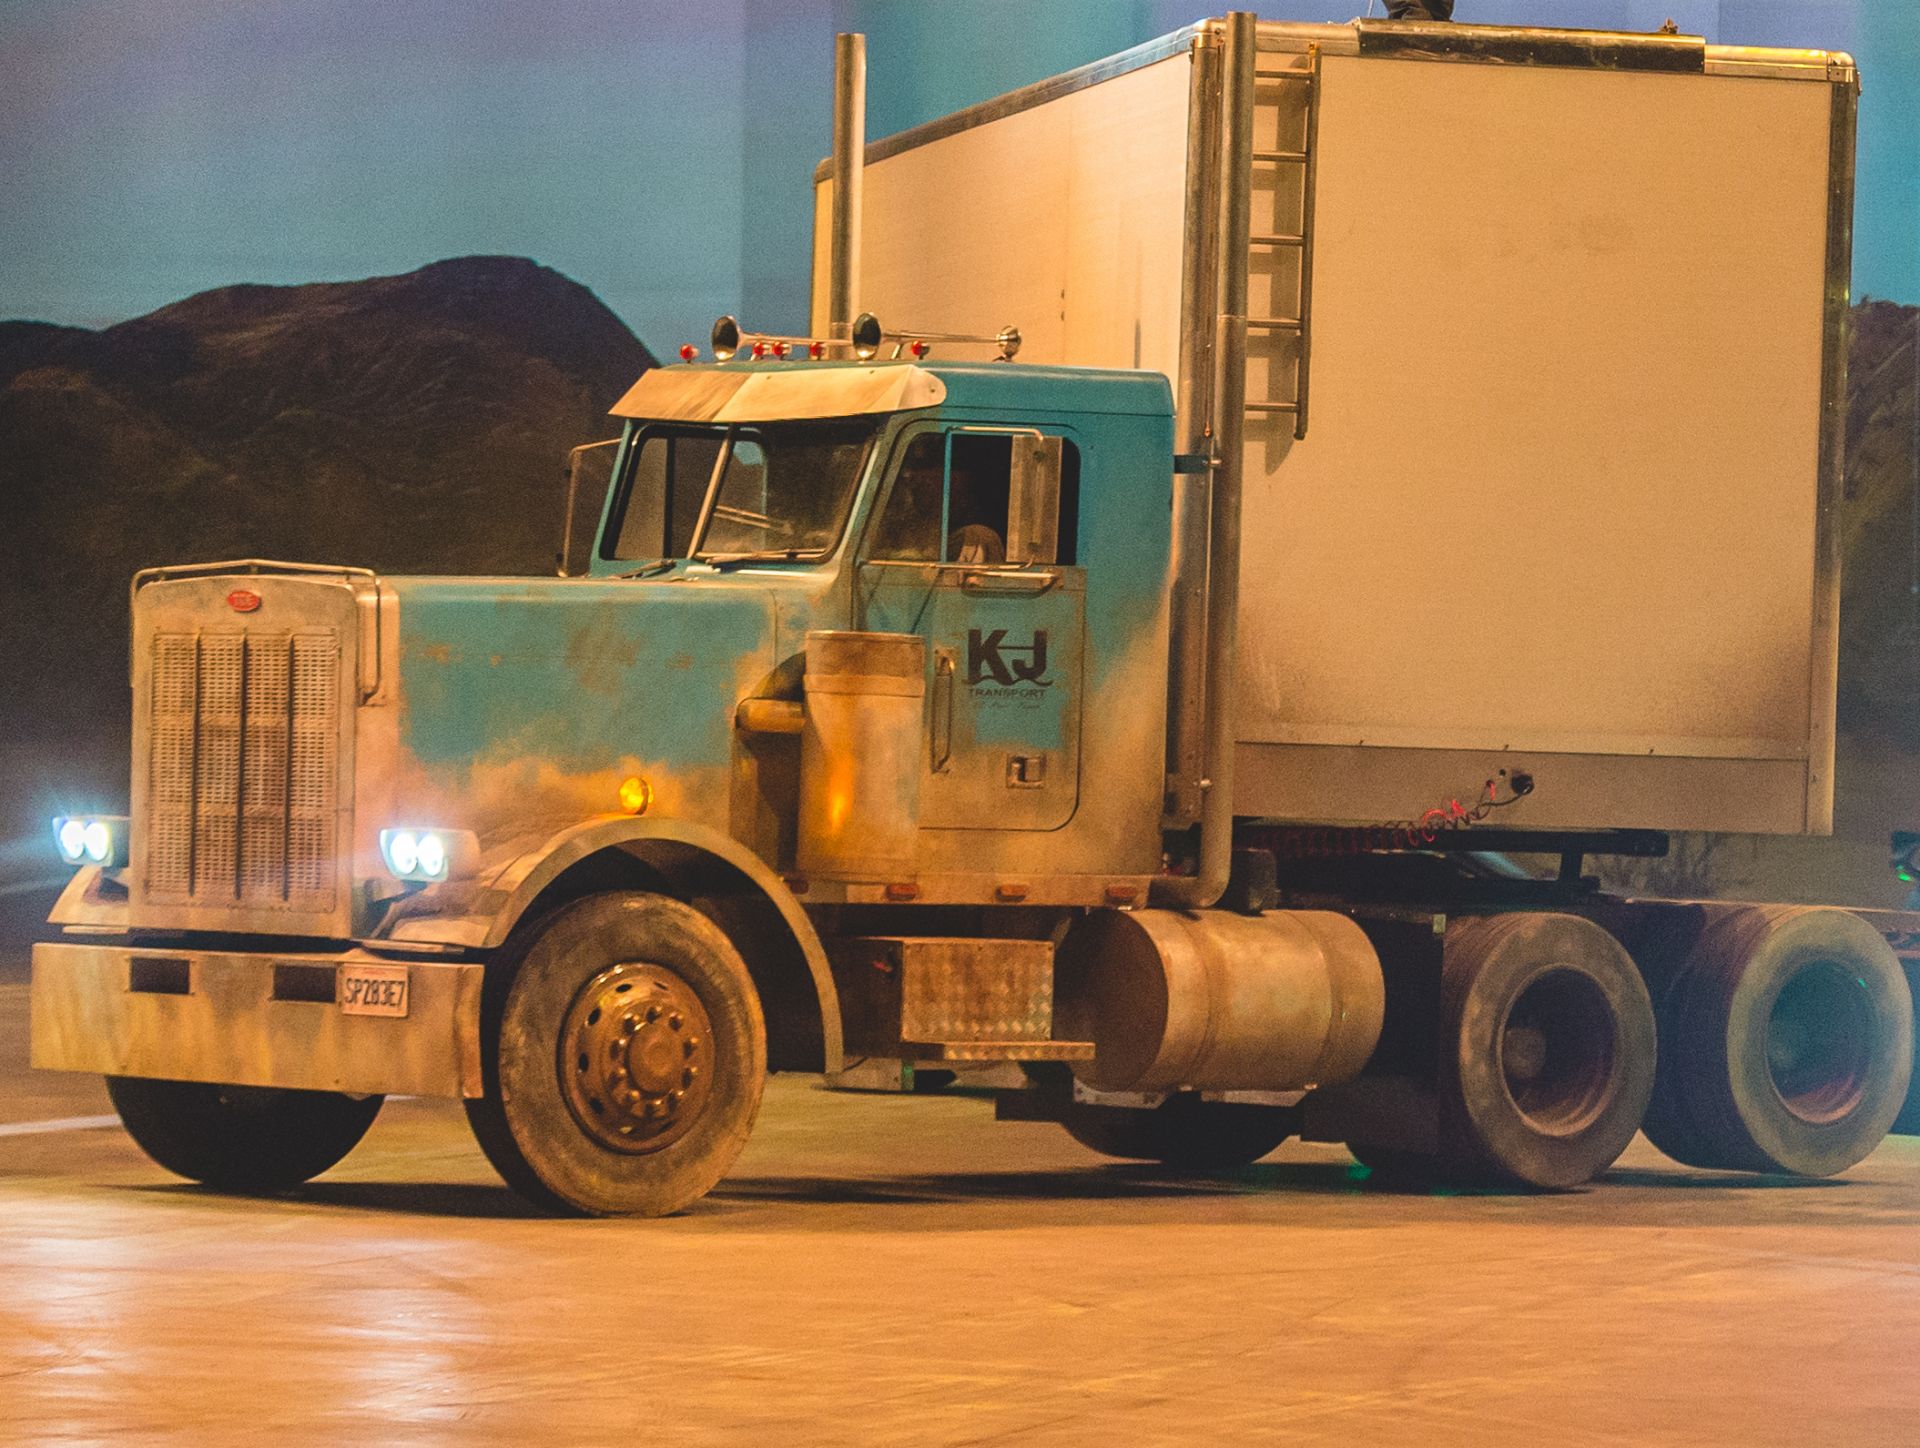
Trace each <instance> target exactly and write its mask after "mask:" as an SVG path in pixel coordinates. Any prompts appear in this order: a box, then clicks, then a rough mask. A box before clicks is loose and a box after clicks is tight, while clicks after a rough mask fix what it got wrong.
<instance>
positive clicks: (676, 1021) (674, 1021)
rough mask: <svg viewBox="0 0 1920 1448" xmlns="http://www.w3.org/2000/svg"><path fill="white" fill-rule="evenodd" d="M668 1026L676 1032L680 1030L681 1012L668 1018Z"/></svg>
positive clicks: (676, 1012)
mask: <svg viewBox="0 0 1920 1448" xmlns="http://www.w3.org/2000/svg"><path fill="white" fill-rule="evenodd" d="M667 1024H668V1025H670V1026H672V1027H673V1028H674V1029H675V1030H676V1031H677V1030H679V1029H680V1025H681V1021H680V1012H678V1011H675V1012H674V1013H673V1014H672V1015H670V1016H668V1017H667Z"/></svg>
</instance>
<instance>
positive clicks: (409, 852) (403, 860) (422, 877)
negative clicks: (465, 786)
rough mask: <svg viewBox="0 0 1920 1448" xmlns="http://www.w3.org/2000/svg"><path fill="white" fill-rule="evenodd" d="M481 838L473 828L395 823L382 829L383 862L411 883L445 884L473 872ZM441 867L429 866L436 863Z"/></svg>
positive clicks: (394, 875)
mask: <svg viewBox="0 0 1920 1448" xmlns="http://www.w3.org/2000/svg"><path fill="white" fill-rule="evenodd" d="M479 854H480V841H479V838H478V837H477V836H476V835H474V833H473V832H472V831H471V830H448V829H440V828H438V827H433V826H422V825H396V826H394V827H393V828H391V829H384V830H382V831H380V863H381V864H383V865H385V866H386V869H387V873H388V874H389V875H391V876H392V877H393V878H394V879H396V880H402V881H405V882H406V883H407V884H409V885H444V884H445V883H446V882H447V881H449V880H457V879H460V878H461V877H462V876H464V875H466V874H469V873H471V871H472V869H473V866H474V864H475V862H476V861H477V859H478V857H479ZM436 864H437V867H438V868H429V866H432V865H436Z"/></svg>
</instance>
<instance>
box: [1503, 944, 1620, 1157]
mask: <svg viewBox="0 0 1920 1448" xmlns="http://www.w3.org/2000/svg"><path fill="white" fill-rule="evenodd" d="M1617 1049H1618V1046H1617V1039H1616V1035H1615V1031H1614V1020H1613V1009H1612V1006H1611V1004H1610V1003H1609V1002H1608V1000H1607V997H1606V993H1605V992H1604V991H1602V990H1601V988H1600V985H1599V983H1598V982H1597V981H1595V980H1594V979H1593V978H1592V977H1590V976H1588V975H1586V974H1584V973H1582V972H1580V971H1575V970H1567V969H1564V968H1562V969H1554V970H1550V971H1547V972H1546V973H1545V974H1543V975H1540V976H1538V977H1536V978H1535V979H1534V980H1533V981H1531V982H1529V983H1528V985H1527V987H1526V989H1525V990H1523V991H1521V992H1520V995H1519V996H1518V998H1516V999H1515V1001H1514V1003H1513V1007H1512V1009H1510V1010H1509V1011H1508V1012H1507V1019H1506V1024H1505V1026H1504V1028H1503V1029H1502V1030H1501V1033H1500V1048H1499V1066H1500V1072H1501V1076H1502V1079H1503V1080H1504V1081H1505V1082H1506V1087H1507V1093H1508V1094H1509V1095H1510V1096H1511V1097H1512V1098H1513V1104H1514V1108H1515V1109H1516V1110H1517V1111H1519V1113H1520V1115H1521V1116H1522V1117H1524V1118H1525V1119H1526V1122H1527V1124H1528V1125H1529V1126H1530V1127H1532V1128H1533V1129H1534V1130H1535V1131H1538V1132H1540V1133H1542V1134H1543V1135H1546V1136H1571V1135H1573V1134H1574V1133H1576V1132H1578V1131H1581V1130H1583V1129H1585V1128H1586V1127H1588V1126H1590V1125H1591V1124H1592V1123H1593V1122H1594V1121H1595V1120H1596V1119H1597V1118H1598V1117H1599V1116H1600V1114H1601V1113H1602V1112H1603V1111H1604V1110H1605V1109H1606V1107H1607V1103H1608V1102H1609V1101H1610V1100H1611V1099H1612V1095H1613V1080H1614V1074H1615V1069H1614V1068H1615V1064H1616V1062H1615V1057H1616V1052H1617Z"/></svg>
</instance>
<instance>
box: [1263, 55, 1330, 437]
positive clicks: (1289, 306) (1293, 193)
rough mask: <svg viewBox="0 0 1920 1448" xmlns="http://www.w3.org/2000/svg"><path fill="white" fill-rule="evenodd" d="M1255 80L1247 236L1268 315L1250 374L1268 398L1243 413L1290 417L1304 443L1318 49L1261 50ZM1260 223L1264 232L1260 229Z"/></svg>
mask: <svg viewBox="0 0 1920 1448" xmlns="http://www.w3.org/2000/svg"><path fill="white" fill-rule="evenodd" d="M1261 62H1265V63H1266V66H1265V68H1262V66H1261ZM1275 62H1284V63H1283V64H1279V65H1276V64H1275ZM1253 81H1254V126H1255V132H1254V134H1255V136H1256V142H1255V150H1254V152H1253V175H1252V176H1251V177H1250V178H1249V181H1250V190H1251V194H1252V197H1253V200H1254V204H1255V207H1256V208H1257V217H1256V219H1255V221H1254V222H1253V224H1252V227H1251V228H1250V234H1249V235H1248V237H1247V246H1248V250H1249V253H1250V255H1249V258H1248V266H1247V271H1248V275H1249V277H1251V278H1253V279H1255V281H1256V284H1258V283H1260V282H1264V287H1265V293H1266V299H1267V300H1266V305H1267V307H1268V309H1269V315H1266V316H1250V317H1248V318H1247V332H1248V337H1247V354H1248V355H1247V362H1248V367H1247V371H1248V373H1249V375H1250V376H1251V375H1252V374H1254V373H1255V372H1256V371H1257V372H1259V373H1260V374H1262V375H1263V376H1264V379H1265V383H1266V386H1265V389H1264V391H1265V392H1266V396H1264V397H1262V398H1260V399H1259V400H1249V401H1248V402H1247V403H1246V409H1247V412H1248V413H1249V414H1251V415H1254V416H1258V417H1271V416H1280V415H1285V416H1291V417H1292V418H1293V435H1294V437H1296V438H1303V437H1305V436H1306V435H1307V359H1308V355H1309V352H1310V344H1311V342H1312V336H1313V316H1312V308H1313V182H1314V164H1313V162H1314V142H1315V140H1316V139H1317V132H1318V129H1319V113H1320V47H1319V46H1317V45H1311V46H1309V47H1308V48H1307V50H1306V52H1305V53H1304V54H1299V55H1287V56H1282V55H1279V54H1276V53H1275V52H1272V51H1265V52H1262V53H1261V54H1260V55H1259V57H1258V58H1257V60H1256V62H1255V67H1254V72H1253ZM1263 136H1265V137H1270V138H1271V145H1272V146H1273V147H1274V149H1271V150H1262V149H1259V139H1258V138H1260V137H1263ZM1290 142H1292V143H1293V144H1289V143H1290ZM1290 175H1291V176H1292V177H1295V178H1297V180H1298V184H1297V185H1290V184H1288V179H1287V178H1288V177H1289V176H1290ZM1263 225H1264V227H1265V228H1266V229H1260V228H1262V226H1263ZM1256 336H1257V337H1258V338H1259V339H1260V340H1259V341H1258V342H1256V341H1255V338H1256ZM1289 354H1290V355H1289ZM1289 384H1290V386H1289ZM1252 390H1253V389H1251V388H1249V391H1252Z"/></svg>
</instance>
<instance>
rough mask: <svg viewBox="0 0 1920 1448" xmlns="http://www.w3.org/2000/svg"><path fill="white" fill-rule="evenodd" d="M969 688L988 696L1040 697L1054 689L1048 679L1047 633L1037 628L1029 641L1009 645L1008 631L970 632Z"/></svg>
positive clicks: (968, 648)
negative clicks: (1046, 691) (1004, 693)
mask: <svg viewBox="0 0 1920 1448" xmlns="http://www.w3.org/2000/svg"><path fill="white" fill-rule="evenodd" d="M967 686H968V687H969V688H972V689H979V690H981V691H982V692H985V693H1002V692H1006V693H1011V694H1015V695H1028V696H1034V697H1037V696H1038V693H1039V691H1040V690H1041V689H1047V688H1051V687H1052V686H1053V680H1052V679H1049V678H1048V677H1047V631H1046V630H1045V629H1043V628H1042V629H1035V630H1034V631H1033V637H1032V639H1031V640H1029V641H1028V642H1026V643H1024V644H1021V643H1008V642H1007V631H1006V630H1005V629H1003V628H997V629H994V630H993V631H992V632H991V633H987V632H983V631H981V630H980V629H977V628H975V629H968V630H967Z"/></svg>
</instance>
